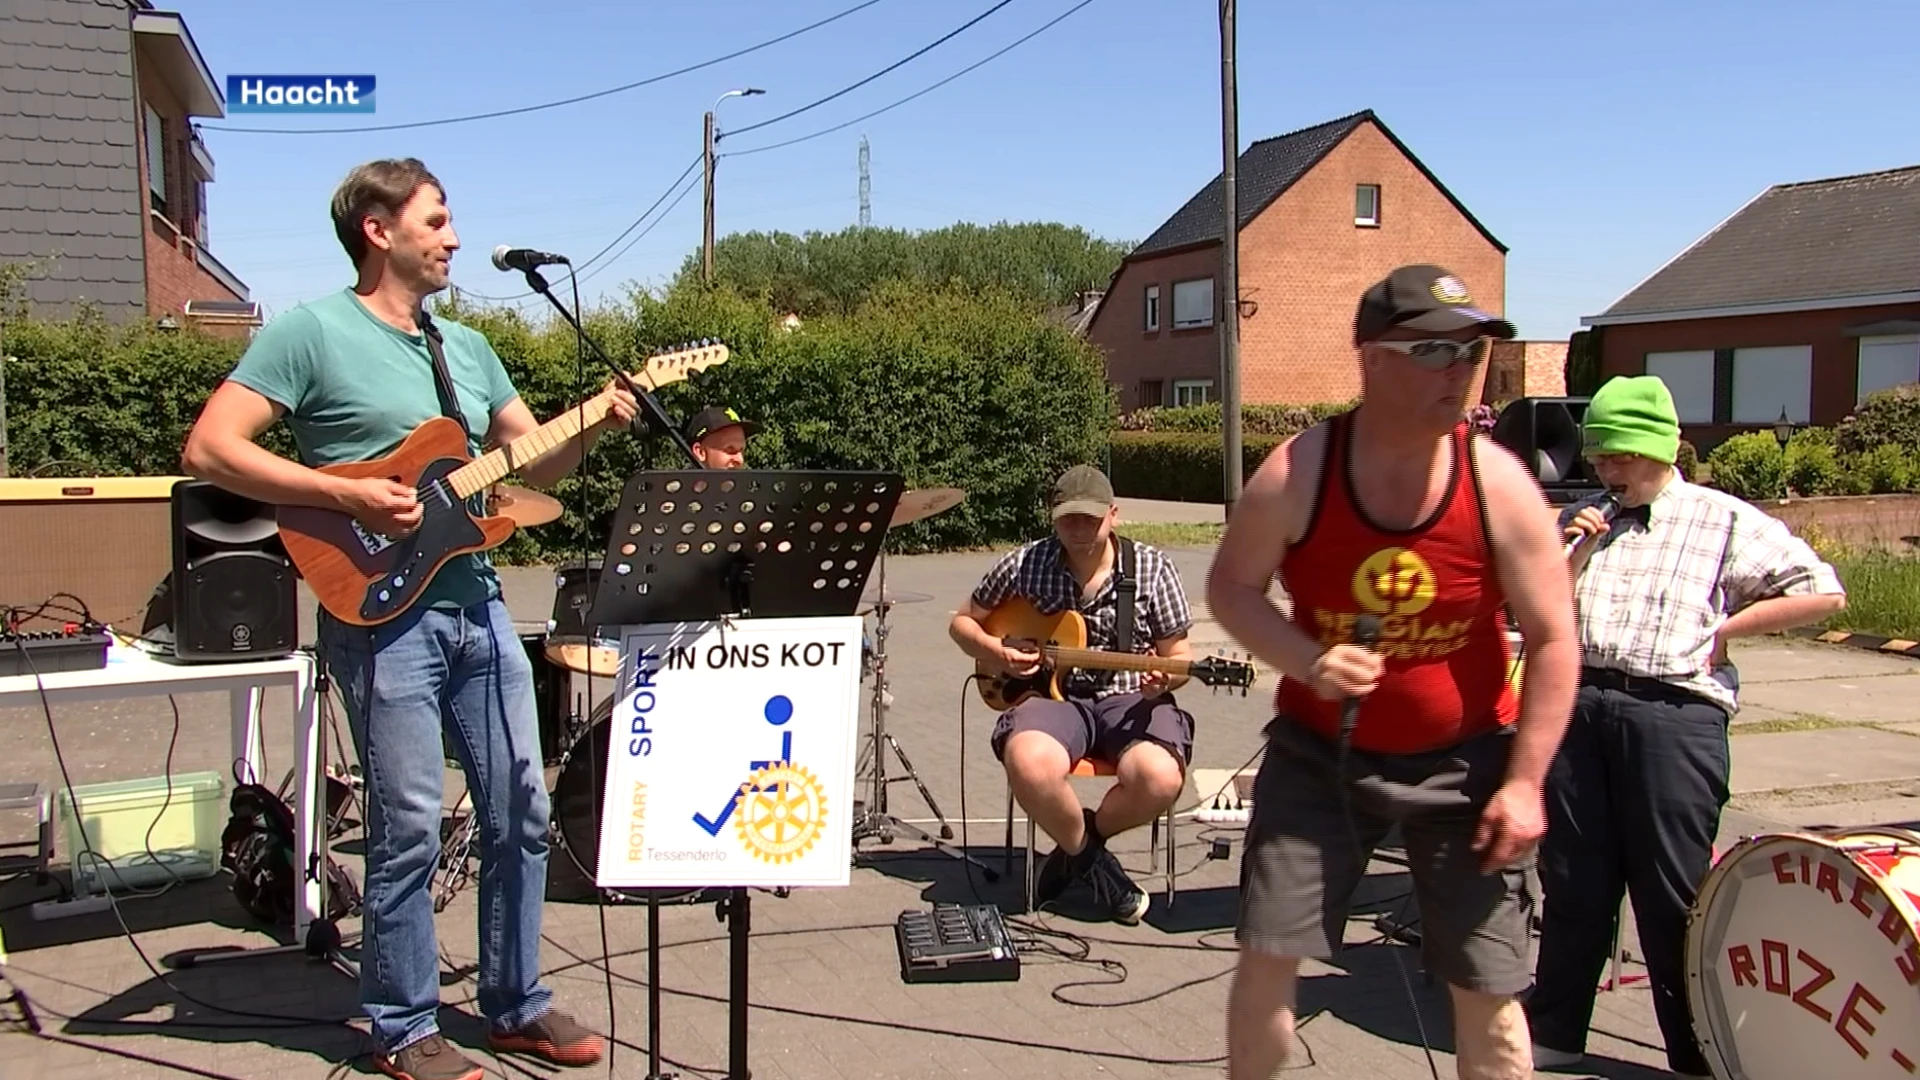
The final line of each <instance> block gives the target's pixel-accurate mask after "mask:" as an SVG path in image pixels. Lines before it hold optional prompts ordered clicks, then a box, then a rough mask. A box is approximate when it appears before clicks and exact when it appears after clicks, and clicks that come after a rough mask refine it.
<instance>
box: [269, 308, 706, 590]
mask: <svg viewBox="0 0 1920 1080" xmlns="http://www.w3.org/2000/svg"><path fill="white" fill-rule="evenodd" d="M726 361H727V347H726V346H725V345H701V346H697V347H690V348H684V349H678V350H674V351H671V352H665V353H661V354H659V355H657V356H654V357H651V358H649V359H648V360H647V362H646V366H645V367H643V368H642V369H641V370H639V371H636V372H633V373H631V376H630V377H631V378H632V379H633V381H634V383H635V384H636V385H638V386H640V387H641V388H643V389H646V390H654V389H658V388H659V387H662V386H665V385H668V384H669V383H676V382H680V381H681V380H683V379H685V378H687V376H688V375H690V374H692V373H694V372H698V371H705V370H707V369H708V368H711V367H715V366H718V365H720V364H724V363H726ZM607 413H608V406H607V405H606V403H605V402H602V401H597V400H589V401H587V402H585V403H583V404H581V405H577V406H575V407H573V408H570V409H568V410H566V411H565V412H563V413H561V414H560V415H558V416H556V417H554V418H553V419H552V420H549V421H547V422H546V423H544V424H542V425H540V426H539V427H537V428H535V429H534V430H532V431H529V432H527V433H526V434H525V435H522V436H520V437H519V438H517V439H515V440H513V441H512V442H510V443H507V444H506V445H504V446H500V447H496V448H494V449H493V450H490V451H488V452H486V453H484V454H482V455H480V456H479V457H472V456H470V455H469V454H468V451H467V435H466V432H464V431H462V430H461V428H460V424H459V423H458V422H457V421H455V420H454V419H453V418H452V417H448V416H436V417H434V418H433V419H431V420H428V421H427V422H426V423H424V424H421V425H420V426H419V427H417V428H414V429H413V431H412V433H411V434H409V435H408V436H407V438H406V441H405V442H402V443H401V444H400V446H399V448H398V449H396V450H395V451H394V452H393V453H391V454H388V455H387V456H385V457H382V458H377V459H375V460H372V461H361V462H343V463H341V464H337V465H324V466H321V468H320V471H321V472H324V473H331V474H332V475H335V476H346V477H353V478H355V479H364V478H367V477H375V476H384V477H387V478H389V479H392V480H394V481H397V482H398V483H402V484H407V485H409V486H411V487H412V488H413V489H414V490H415V491H416V492H417V493H418V495H419V499H420V506H421V515H420V527H419V528H418V529H416V530H414V532H413V533H412V534H411V535H409V536H406V537H402V538H400V539H394V538H392V537H387V536H383V535H381V534H379V533H376V532H372V531H370V530H369V529H367V527H366V526H364V525H362V524H361V523H360V522H359V521H358V520H357V519H355V518H354V517H353V515H351V514H346V513H342V512H341V511H338V510H327V509H321V508H319V507H312V506H282V507H279V508H278V510H277V515H278V518H279V523H280V539H281V541H282V543H283V544H284V546H285V547H286V549H287V557H288V558H289V559H291V560H293V565H294V566H295V567H296V568H297V569H298V570H299V571H300V574H301V576H303V577H305V578H306V579H307V585H308V587H309V588H311V589H312V590H313V595H314V599H316V600H318V601H319V602H320V606H321V607H324V608H325V609H326V610H327V612H328V613H329V614H331V615H332V616H333V617H334V618H336V619H339V620H340V621H341V622H344V623H348V624H351V625H354V626H376V625H379V624H380V623H384V622H387V621H389V620H391V619H394V618H396V617H398V616H399V615H400V614H401V613H402V612H404V611H406V610H407V609H408V608H409V607H411V606H412V605H413V602H414V601H415V600H418V599H419V598H420V595H421V593H422V592H423V591H424V590H425V589H426V587H427V585H428V584H429V583H430V582H432V581H433V577H434V575H435V574H437V573H439V571H440V568H441V567H442V566H445V565H446V564H447V561H448V560H450V559H452V558H454V557H455V556H457V555H465V554H467V553H469V552H475V551H487V550H490V549H492V548H496V547H499V546H500V545H501V544H503V543H505V542H506V539H507V538H508V537H509V536H512V535H513V530H514V522H513V519H512V518H511V517H508V516H505V515H493V514H487V513H485V512H484V511H481V512H476V511H475V510H474V509H473V506H474V504H475V503H477V502H478V501H479V500H476V499H474V496H476V495H480V494H482V493H483V492H485V491H486V490H487V489H488V488H490V487H491V486H492V485H494V484H496V483H499V482H500V481H501V480H504V479H505V478H506V477H508V476H509V475H511V474H512V473H513V471H514V469H515V468H517V467H518V465H519V464H521V463H524V462H528V461H532V460H534V459H535V458H538V457H540V456H541V455H542V454H546V453H549V452H551V451H552V450H554V449H555V448H557V447H559V446H561V445H563V444H564V443H566V441H567V440H568V439H571V438H573V437H575V436H576V435H578V434H580V432H582V431H584V430H586V429H587V428H590V427H592V426H594V425H595V424H598V423H600V422H601V421H602V420H605V419H606V418H607Z"/></svg>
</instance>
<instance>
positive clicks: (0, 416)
mask: <svg viewBox="0 0 1920 1080" xmlns="http://www.w3.org/2000/svg"><path fill="white" fill-rule="evenodd" d="M11 359H13V358H12V357H10V356H6V355H4V354H0V476H6V475H7V361H9V360H11Z"/></svg>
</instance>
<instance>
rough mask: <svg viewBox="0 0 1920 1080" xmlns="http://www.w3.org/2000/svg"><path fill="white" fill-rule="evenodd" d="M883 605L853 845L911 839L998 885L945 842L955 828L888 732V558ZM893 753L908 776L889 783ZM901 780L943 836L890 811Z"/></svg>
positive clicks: (990, 871) (995, 875)
mask: <svg viewBox="0 0 1920 1080" xmlns="http://www.w3.org/2000/svg"><path fill="white" fill-rule="evenodd" d="M879 561H880V573H879V600H878V601H877V602H876V603H875V604H874V611H875V614H876V616H877V618H876V620H875V626H874V631H873V709H872V711H873V735H872V738H871V741H870V742H869V743H868V744H867V747H866V748H865V749H864V750H862V751H861V758H862V760H865V761H867V762H868V763H869V764H870V765H871V780H872V784H873V789H872V793H871V794H870V795H868V796H867V802H866V804H865V805H864V806H862V807H860V808H859V809H858V810H857V812H856V816H855V818H854V822H853V844H854V848H855V849H856V851H857V850H858V848H859V846H860V842H861V841H862V840H870V839H877V840H879V841H880V842H881V843H883V844H891V843H893V838H894V835H895V834H900V835H904V836H911V837H913V838H914V839H917V840H920V841H921V842H923V843H925V844H928V845H930V846H931V847H933V848H934V849H935V850H937V851H939V852H940V853H941V854H943V855H947V856H950V857H951V858H955V859H958V860H960V861H961V862H964V863H970V864H972V865H973V866H976V867H978V868H979V869H980V871H981V873H983V874H985V875H986V879H987V880H988V881H989V882H992V881H998V880H999V879H1000V872H999V871H998V870H995V869H994V868H993V867H991V866H988V865H987V864H986V863H984V862H982V861H980V860H979V859H976V858H974V857H973V856H971V855H969V854H967V853H966V852H965V851H963V850H961V849H960V848H957V847H954V846H953V845H952V844H949V843H947V842H946V841H948V840H951V839H953V826H951V825H949V824H947V815H946V814H944V813H942V812H941V811H940V804H939V803H937V802H934V800H933V792H931V791H928V790H927V785H926V782H925V781H923V780H921V779H920V773H919V770H917V769H915V768H914V767H913V762H912V761H911V760H909V759H908V758H907V752H906V750H905V749H903V748H902V747H901V746H900V740H898V739H896V738H894V737H893V735H892V733H891V732H889V731H887V701H888V699H889V698H891V697H892V696H893V695H891V694H889V693H887V611H888V610H889V609H891V608H892V607H893V601H892V600H890V599H888V597H887V556H886V554H885V552H884V551H883V552H882V553H881V555H880V560H879ZM889 748H891V749H892V750H893V754H894V756H895V757H897V758H899V759H900V767H901V768H902V769H905V770H906V775H904V776H899V777H893V778H889V777H888V776H887V750H888V749H889ZM900 780H911V781H913V785H914V787H916V788H919V789H920V797H921V798H922V799H925V800H926V803H927V808H928V809H930V810H932V811H933V816H934V817H935V818H937V819H939V821H940V835H939V837H937V838H936V837H935V836H934V835H933V834H932V833H930V832H928V831H926V830H925V829H922V828H920V827H919V826H917V825H909V824H907V823H906V822H905V821H902V820H901V819H899V818H897V817H895V816H893V814H891V813H889V812H888V810H887V785H889V784H892V783H895V782H897V781H900Z"/></svg>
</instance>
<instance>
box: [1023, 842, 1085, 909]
mask: <svg viewBox="0 0 1920 1080" xmlns="http://www.w3.org/2000/svg"><path fill="white" fill-rule="evenodd" d="M1073 862H1074V859H1073V856H1071V855H1069V854H1067V849H1065V848H1059V847H1057V848H1054V849H1053V853H1052V854H1050V855H1048V856H1047V860H1046V861H1045V862H1043V863H1041V864H1040V872H1039V873H1038V874H1035V875H1034V878H1033V903H1034V906H1035V907H1040V906H1042V905H1045V904H1051V903H1053V902H1054V901H1055V900H1058V899H1060V894H1061V893H1063V892H1066V891H1067V886H1069V885H1071V884H1073V879H1074V877H1075V876H1076V875H1075V874H1074V872H1073Z"/></svg>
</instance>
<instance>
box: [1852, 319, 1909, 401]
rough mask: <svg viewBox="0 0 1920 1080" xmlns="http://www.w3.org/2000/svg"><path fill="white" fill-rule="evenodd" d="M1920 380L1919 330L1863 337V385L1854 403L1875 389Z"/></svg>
mask: <svg viewBox="0 0 1920 1080" xmlns="http://www.w3.org/2000/svg"><path fill="white" fill-rule="evenodd" d="M1910 382H1920V334H1892V335H1887V336H1881V337H1863V338H1861V339H1860V385H1859V395H1858V397H1857V398H1856V399H1855V401H1854V404H1856V405H1857V404H1859V403H1860V402H1862V401H1865V400H1867V395H1868V394H1871V393H1873V392H1874V391H1876V390H1885V389H1887V388H1888V387H1890V386H1899V385H1901V384H1903V383H1910Z"/></svg>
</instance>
